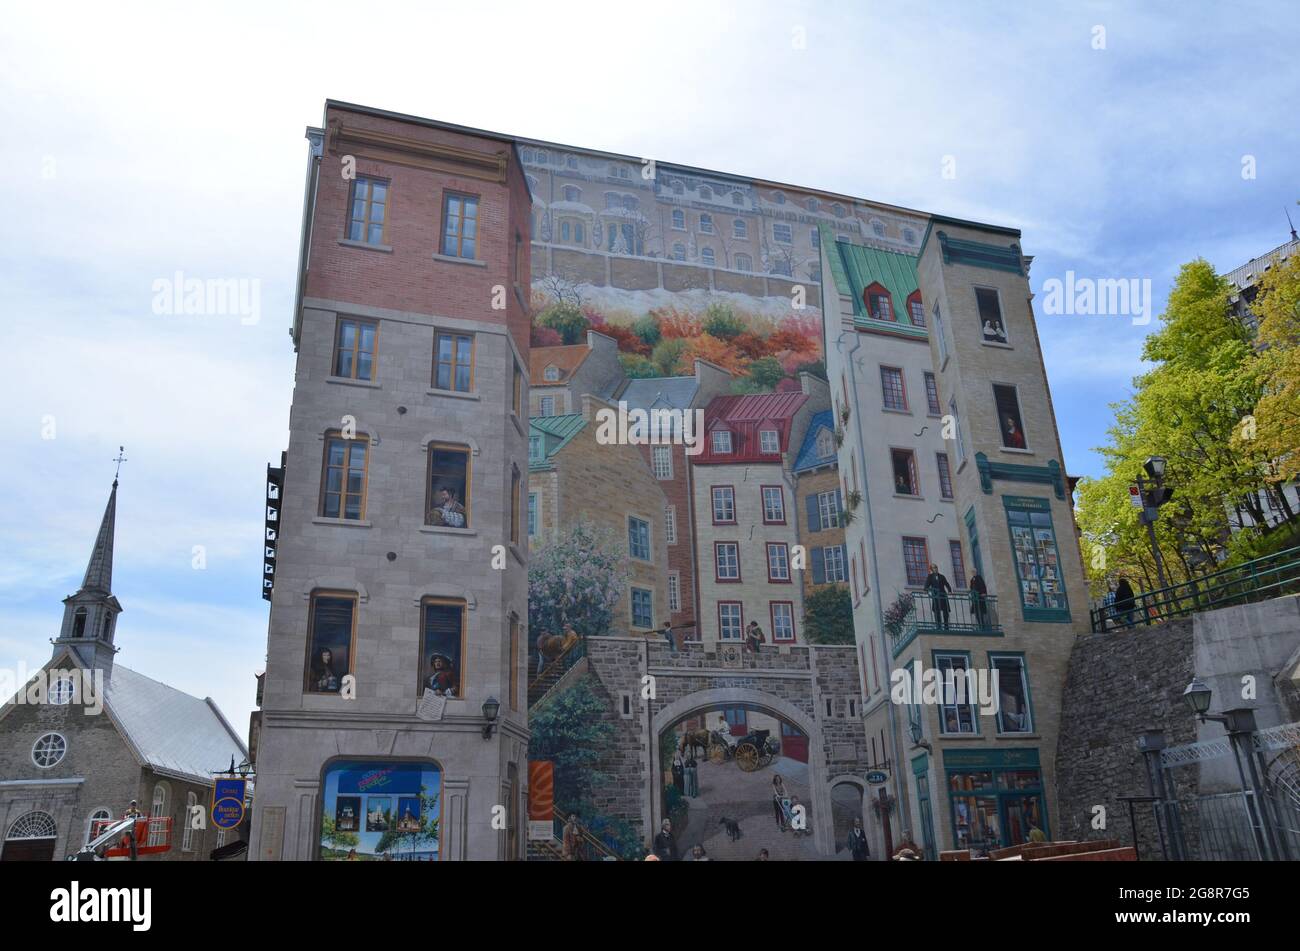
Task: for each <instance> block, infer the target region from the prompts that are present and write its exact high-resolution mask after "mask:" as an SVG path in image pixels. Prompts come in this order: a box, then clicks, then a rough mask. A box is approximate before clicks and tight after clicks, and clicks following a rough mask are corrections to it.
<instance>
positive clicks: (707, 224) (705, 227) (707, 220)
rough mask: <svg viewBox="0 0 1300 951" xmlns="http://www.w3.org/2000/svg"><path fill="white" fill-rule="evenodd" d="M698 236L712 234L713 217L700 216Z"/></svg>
mask: <svg viewBox="0 0 1300 951" xmlns="http://www.w3.org/2000/svg"><path fill="white" fill-rule="evenodd" d="M700 234H713V216H712V215H708V214H704V215H700Z"/></svg>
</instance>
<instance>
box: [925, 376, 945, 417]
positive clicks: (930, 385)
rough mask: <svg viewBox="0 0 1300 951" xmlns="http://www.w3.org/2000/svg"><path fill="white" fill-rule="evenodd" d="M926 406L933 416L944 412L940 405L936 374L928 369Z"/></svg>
mask: <svg viewBox="0 0 1300 951" xmlns="http://www.w3.org/2000/svg"><path fill="white" fill-rule="evenodd" d="M925 408H926V410H927V411H928V412H929V414H930V415H931V416H939V415H941V414H942V413H943V410H942V409H941V408H940V406H939V384H938V383H936V382H935V379H934V374H933V373H931V372H929V371H928V370H927V371H926V372H925Z"/></svg>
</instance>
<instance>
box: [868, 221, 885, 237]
mask: <svg viewBox="0 0 1300 951" xmlns="http://www.w3.org/2000/svg"><path fill="white" fill-rule="evenodd" d="M871 230H872V232H873V233H874V234H875V236H876V237H877V238H883V237H884V236H885V223H884V222H883V221H881V220H880V219H879V218H872V219H871Z"/></svg>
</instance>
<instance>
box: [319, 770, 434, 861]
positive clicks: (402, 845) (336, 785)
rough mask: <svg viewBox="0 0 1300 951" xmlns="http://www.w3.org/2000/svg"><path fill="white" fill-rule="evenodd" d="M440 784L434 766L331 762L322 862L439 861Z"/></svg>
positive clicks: (324, 804) (323, 815) (327, 772)
mask: <svg viewBox="0 0 1300 951" xmlns="http://www.w3.org/2000/svg"><path fill="white" fill-rule="evenodd" d="M441 781H442V774H441V770H439V768H438V766H437V765H436V764H434V763H420V762H410V763H401V762H359V761H354V760H346V761H340V762H336V763H331V764H330V765H329V766H328V767H327V768H326V770H325V777H324V783H323V784H322V786H323V789H324V795H323V797H322V808H321V821H320V859H321V860H322V861H325V862H343V861H346V862H357V861H366V862H375V861H385V862H386V861H399V862H432V861H436V860H437V859H438V858H439V856H440V854H441V853H440V850H439V829H440V810H439V798H440V793H441Z"/></svg>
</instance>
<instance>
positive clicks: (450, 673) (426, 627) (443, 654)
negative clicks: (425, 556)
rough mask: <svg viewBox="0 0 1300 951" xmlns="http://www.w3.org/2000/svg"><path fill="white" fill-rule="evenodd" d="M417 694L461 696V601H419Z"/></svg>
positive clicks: (463, 617) (462, 679) (463, 619)
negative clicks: (418, 679)
mask: <svg viewBox="0 0 1300 951" xmlns="http://www.w3.org/2000/svg"><path fill="white" fill-rule="evenodd" d="M420 612H421V615H422V617H421V623H420V661H419V668H420V669H419V678H420V682H419V690H418V692H419V693H423V692H424V691H433V694H434V696H438V697H460V696H463V695H464V691H463V689H462V684H463V683H464V680H465V671H464V669H463V668H464V658H465V602H464V601H451V600H447V599H445V598H425V599H424V600H422V601H421V602H420Z"/></svg>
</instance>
